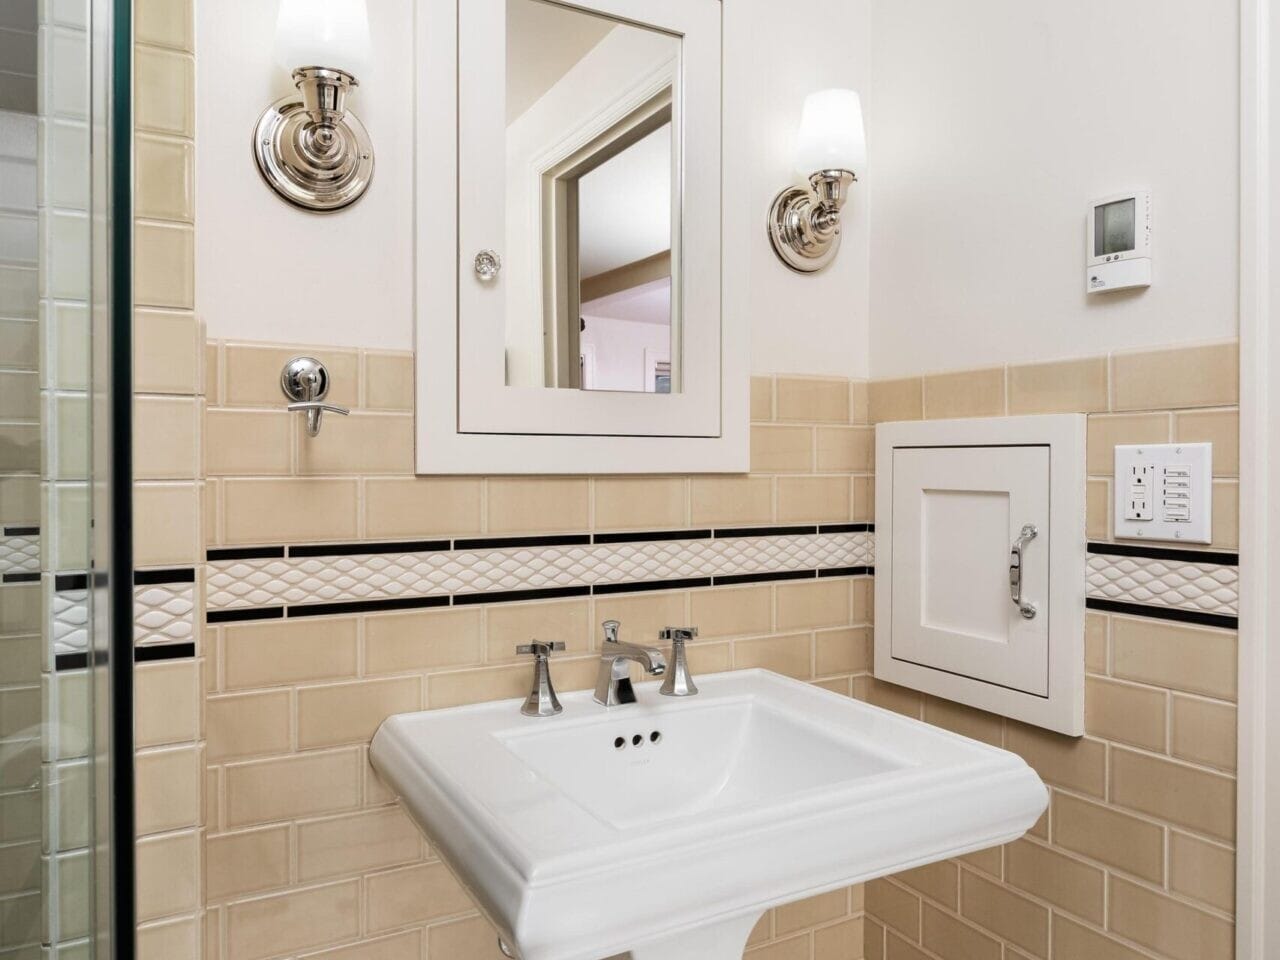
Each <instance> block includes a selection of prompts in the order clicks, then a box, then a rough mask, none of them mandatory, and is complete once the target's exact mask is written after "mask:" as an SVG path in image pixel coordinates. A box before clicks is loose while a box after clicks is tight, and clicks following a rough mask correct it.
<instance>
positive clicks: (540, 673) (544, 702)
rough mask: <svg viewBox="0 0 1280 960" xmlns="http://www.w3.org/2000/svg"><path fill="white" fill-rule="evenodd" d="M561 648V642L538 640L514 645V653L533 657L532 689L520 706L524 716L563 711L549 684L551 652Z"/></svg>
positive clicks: (554, 690) (562, 647)
mask: <svg viewBox="0 0 1280 960" xmlns="http://www.w3.org/2000/svg"><path fill="white" fill-rule="evenodd" d="M563 649H564V644H563V643H560V642H556V643H543V642H541V641H539V640H531V641H530V642H528V643H522V644H520V646H518V647H516V653H518V654H520V655H521V656H526V655H531V656H532V657H533V689H532V690H530V691H529V696H527V697H526V698H525V701H524V706H522V707H521V708H520V712H521V713H523V714H524V715H525V716H526V717H554V716H555V715H556V714H557V713H562V712H563V711H564V707H562V706H561V705H560V700H559V698H558V697H557V696H556V688H555V687H554V686H552V685H551V654H552V653H559V652H560V651H562V650H563Z"/></svg>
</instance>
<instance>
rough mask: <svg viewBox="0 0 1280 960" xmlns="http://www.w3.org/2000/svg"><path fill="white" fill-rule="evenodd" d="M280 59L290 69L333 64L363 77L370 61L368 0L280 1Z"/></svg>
mask: <svg viewBox="0 0 1280 960" xmlns="http://www.w3.org/2000/svg"><path fill="white" fill-rule="evenodd" d="M276 60H277V61H278V62H279V64H280V66H281V67H283V68H284V69H285V70H288V71H293V70H296V69H298V68H299V67H329V68H330V69H334V70H342V71H345V72H346V73H350V74H352V75H353V76H356V77H361V76H363V75H364V73H365V71H366V70H367V69H368V67H369V61H370V42H369V13H368V9H367V8H366V6H365V0H280V14H279V17H278V18H277V19H276Z"/></svg>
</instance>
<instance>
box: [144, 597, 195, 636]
mask: <svg viewBox="0 0 1280 960" xmlns="http://www.w3.org/2000/svg"><path fill="white" fill-rule="evenodd" d="M195 632H196V587H195V584H193V583H155V584H147V585H145V586H136V587H134V588H133V642H134V643H135V644H136V645H138V646H142V645H145V644H149V643H189V642H191V641H192V640H194V639H195Z"/></svg>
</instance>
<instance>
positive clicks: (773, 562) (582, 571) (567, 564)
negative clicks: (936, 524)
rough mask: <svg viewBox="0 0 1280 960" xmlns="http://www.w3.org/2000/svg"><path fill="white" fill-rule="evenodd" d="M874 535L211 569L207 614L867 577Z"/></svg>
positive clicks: (298, 560)
mask: <svg viewBox="0 0 1280 960" xmlns="http://www.w3.org/2000/svg"><path fill="white" fill-rule="evenodd" d="M874 563H875V535H874V534H872V533H826V534H811V535H801V536H777V537H741V538H723V539H704V540H643V541H634V542H630V543H609V544H591V545H588V544H583V545H581V546H558V547H553V546H548V547H505V548H503V547H493V548H490V549H480V550H454V551H442V552H439V553H406V554H396V553H381V554H354V555H350V556H333V557H291V558H285V559H269V560H223V561H213V562H211V563H210V564H209V567H208V584H207V590H208V598H207V604H208V609H210V610H232V609H236V608H243V607H270V606H279V605H282V604H296V603H328V602H334V601H344V600H376V599H389V598H393V597H426V596H451V595H454V594H469V593H486V592H497V591H509V590H536V589H540V588H549V587H569V586H594V585H596V584H608V583H633V582H644V581H654V580H680V579H685V578H690V577H712V576H733V575H738V574H753V573H774V572H780V571H788V570H813V569H821V568H833V567H866V566H872V565H873V564H874Z"/></svg>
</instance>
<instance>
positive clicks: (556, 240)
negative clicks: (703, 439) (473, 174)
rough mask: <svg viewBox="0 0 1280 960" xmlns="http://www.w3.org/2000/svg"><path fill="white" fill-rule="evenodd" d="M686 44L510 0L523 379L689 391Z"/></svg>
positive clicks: (517, 346)
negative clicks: (682, 328)
mask: <svg viewBox="0 0 1280 960" xmlns="http://www.w3.org/2000/svg"><path fill="white" fill-rule="evenodd" d="M680 52H681V38H680V37H678V36H674V35H672V34H670V33H666V32H664V31H662V30H658V29H655V28H651V27H645V26H638V25H635V24H632V23H629V22H625V21H623V20H620V19H615V18H612V17H609V16H605V15H603V14H600V13H596V12H589V11H587V10H583V9H579V8H575V7H568V6H563V5H561V4H558V3H552V2H549V0H506V87H505V89H506V104H505V106H506V137H505V147H506V203H505V221H506V223H505V228H506V246H505V252H504V260H505V262H504V264H503V269H502V273H503V278H504V283H505V285H506V338H505V347H506V349H505V367H506V383H507V385H508V386H519V387H547V388H558V389H572V390H594V391H614V392H632V393H671V392H672V391H673V385H677V386H676V388H675V389H676V390H677V391H678V389H679V388H678V384H679V382H680V380H679V371H678V368H677V364H678V360H679V349H678V344H679V322H678V321H679V309H680V297H679V296H678V295H673V291H678V290H679V289H680V286H679V282H678V265H679V262H680V258H679V248H680V244H679V236H680V176H679V171H680V154H681V150H680V148H681V143H680V136H679V130H680V124H679V122H678V120H679V102H680V100H679V91H678V89H677V86H678V77H679V73H680Z"/></svg>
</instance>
